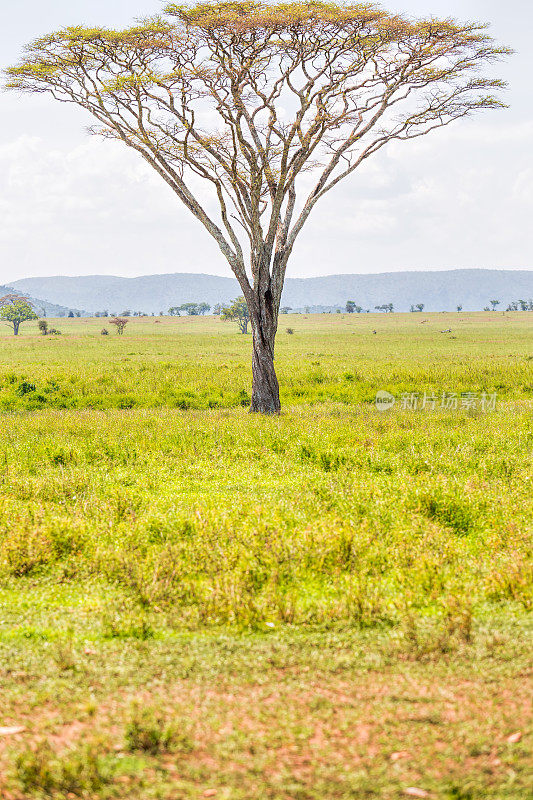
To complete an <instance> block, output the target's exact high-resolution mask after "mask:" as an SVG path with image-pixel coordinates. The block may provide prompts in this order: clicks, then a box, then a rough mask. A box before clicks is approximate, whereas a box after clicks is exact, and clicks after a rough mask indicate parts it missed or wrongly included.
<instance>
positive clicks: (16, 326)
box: [13, 320, 20, 336]
mask: <svg viewBox="0 0 533 800" xmlns="http://www.w3.org/2000/svg"><path fill="white" fill-rule="evenodd" d="M19 327H20V322H17V321H16V320H15V321H14V322H13V336H18V335H19Z"/></svg>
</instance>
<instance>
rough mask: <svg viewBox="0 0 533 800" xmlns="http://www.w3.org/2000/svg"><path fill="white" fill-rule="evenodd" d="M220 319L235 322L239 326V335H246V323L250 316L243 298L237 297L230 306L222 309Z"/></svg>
mask: <svg viewBox="0 0 533 800" xmlns="http://www.w3.org/2000/svg"><path fill="white" fill-rule="evenodd" d="M220 319H223V320H235V321H236V322H237V325H238V326H239V330H240V332H241V333H248V323H249V322H250V314H249V312H248V306H247V304H246V300H245V299H244V297H237V299H236V300H234V301H233V302H232V303H231V305H229V306H227V307H226V308H223V309H222V312H221V314H220Z"/></svg>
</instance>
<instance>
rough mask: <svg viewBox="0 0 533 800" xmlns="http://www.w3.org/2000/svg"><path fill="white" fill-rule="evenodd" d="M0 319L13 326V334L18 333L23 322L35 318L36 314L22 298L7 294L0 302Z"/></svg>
mask: <svg viewBox="0 0 533 800" xmlns="http://www.w3.org/2000/svg"><path fill="white" fill-rule="evenodd" d="M0 306H1V307H0V320H2V322H5V323H7V324H8V325H9V326H10V327H12V328H13V333H14V335H15V336H17V335H18V332H19V328H20V326H21V324H22V323H23V322H29V321H30V320H35V319H37V314H36V313H35V311H34V310H33V308H32V306H31V305H30V303H29V302H28V301H27V300H25V299H24V298H17V297H16V296H9V298H8V299H4V302H3V303H0Z"/></svg>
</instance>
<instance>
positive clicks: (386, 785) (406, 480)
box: [0, 313, 533, 800]
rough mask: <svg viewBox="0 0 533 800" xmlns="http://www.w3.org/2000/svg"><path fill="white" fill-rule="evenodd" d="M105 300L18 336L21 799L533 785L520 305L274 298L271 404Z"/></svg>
mask: <svg viewBox="0 0 533 800" xmlns="http://www.w3.org/2000/svg"><path fill="white" fill-rule="evenodd" d="M285 319H287V325H290V326H291V327H293V328H294V329H295V333H294V335H287V334H285V333H284V327H285ZM425 319H427V323H423V324H421V323H422V320H425ZM104 322H105V320H83V319H82V320H68V321H67V320H61V321H54V325H55V326H56V327H60V328H61V329H62V330H63V333H62V336H58V337H50V338H47V337H39V336H37V335H36V334H35V331H34V330H33V328H32V327H31V326H30V325H28V326H27V327H26V328H25V330H24V332H23V335H22V336H21V337H19V338H17V339H15V338H14V337H11V338H9V337H8V336H5V337H3V338H2V339H0V387H2V388H1V389H0V403H1V404H2V408H3V409H4V413H3V414H2V415H1V417H0V420H1V428H0V464H1V466H2V469H1V471H0V685H1V686H2V704H3V708H2V716H1V717H0V726H4V725H5V726H10V725H23V726H24V727H25V730H24V731H23V732H21V733H19V734H14V735H6V736H2V735H0V776H1V777H0V795H1V796H2V798H4V797H5V798H6V799H7V800H9V799H10V798H14V799H16V800H22V798H24V800H26V798H45V797H53V798H58V800H59V798H67V797H86V798H91V799H92V800H96V798H98V799H99V800H100V799H101V800H104V799H105V798H114V797H117V798H130V797H135V798H137V797H139V798H140V797H143V798H147V799H148V800H149V799H150V798H154V799H155V798H159V800H163V798H165V799H166V798H168V800H170V799H171V798H176V797H180V798H181V797H183V798H196V797H202V796H211V795H210V794H209V792H210V791H212V792H213V791H216V795H214V794H213V795H212V796H216V797H217V798H228V799H229V798H231V799H232V800H233V798H236V800H241V798H242V799H244V798H269V799H270V798H272V799H275V800H278V798H279V800H281V799H282V798H283V800H289V798H298V800H312V799H314V798H316V799H317V800H318V798H325V797H327V798H352V797H357V798H359V797H361V798H363V797H376V798H377V797H379V798H401V797H404V796H408V795H406V794H405V793H406V790H407V789H408V788H409V787H414V788H418V789H423V790H424V791H426V792H427V793H428V795H427V796H428V797H433V798H455V799H456V800H459V799H460V798H463V800H467V798H472V799H475V800H477V799H478V798H479V799H481V798H493V800H502V798H506V799H510V798H513V800H514V799H515V798H516V800H518V798H523V797H526V796H527V793H528V786H529V783H528V781H529V780H530V771H529V764H528V752H529V749H528V748H529V747H530V739H529V733H528V731H529V729H528V726H529V724H530V720H529V716H528V697H529V694H528V692H529V691H530V686H529V685H528V674H529V673H528V669H529V667H530V659H529V654H530V651H531V621H530V611H531V607H532V602H533V601H532V588H533V587H532V581H531V575H532V570H531V532H532V528H533V491H532V480H533V479H532V475H533V470H532V466H533V424H532V420H533V399H532V392H533V360H532V358H531V357H532V355H533V329H532V326H531V320H530V315H528V314H526V313H524V314H508V315H501V314H476V315H467V314H454V315H452V314H449V315H444V314H443V315H431V314H428V315H419V314H416V315H415V314H413V315H388V316H376V315H361V316H355V315H354V316H344V315H334V316H329V315H327V316H326V315H324V316H318V317H311V316H309V317H303V316H302V317H299V316H291V317H287V318H282V325H281V332H280V336H279V344H278V350H277V359H276V360H277V362H278V367H277V368H278V373H279V376H280V382H281V386H282V401H283V404H284V407H283V413H282V415H281V416H280V417H279V418H262V417H257V416H249V415H248V414H247V411H246V408H245V407H244V404H246V403H247V398H248V396H249V391H250V386H249V372H250V369H249V357H250V354H249V347H250V337H243V336H240V335H238V334H237V332H236V331H235V329H234V327H233V326H232V325H228V324H224V323H221V322H219V321H215V320H213V319H211V318H206V319H179V320H172V321H170V320H168V319H165V320H162V321H161V322H157V323H156V322H155V321H154V320H153V319H148V320H139V321H138V320H132V321H131V323H130V325H129V326H128V328H127V329H126V333H125V334H124V336H123V337H118V336H116V335H111V336H108V337H104V336H101V335H100V334H99V331H100V329H101V327H102V325H103V323H104ZM450 327H451V328H452V334H442V333H440V331H441V330H443V329H446V328H450ZM6 330H7V329H6ZM374 330H376V333H375V334H374V333H373V331H374ZM453 337H456V338H453ZM24 385H25V388H24V389H23V390H21V386H24ZM28 386H29V387H32V386H34V387H35V388H34V389H33V388H28ZM378 389H388V390H389V391H392V392H393V393H394V394H395V395H397V396H399V395H400V393H402V392H409V391H416V392H424V391H428V392H429V391H432V392H434V393H435V394H437V395H438V394H440V393H441V392H444V391H445V392H458V393H460V392H466V391H472V392H476V393H478V394H480V393H481V392H482V391H486V392H497V394H498V404H497V408H496V410H495V411H494V412H488V413H483V412H482V411H480V410H470V409H467V408H459V409H457V410H455V411H453V410H452V411H450V410H448V411H446V410H443V409H437V410H436V411H429V410H419V411H411V410H402V409H401V408H400V407H399V405H397V406H396V407H395V408H394V409H392V410H391V411H389V412H386V413H380V412H379V411H378V410H376V409H375V408H374V406H373V405H372V399H373V397H374V396H375V393H376V391H377V390H378ZM515 733H519V734H520V736H519V737H514V739H513V738H511V740H510V741H509V736H512V734H515ZM515 739H518V740H516V741H515ZM205 792H207V794H204V793H205Z"/></svg>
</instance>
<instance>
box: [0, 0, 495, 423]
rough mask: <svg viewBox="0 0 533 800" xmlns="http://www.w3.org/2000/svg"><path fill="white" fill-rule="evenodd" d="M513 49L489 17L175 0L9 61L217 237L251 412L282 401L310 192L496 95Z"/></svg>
mask: <svg viewBox="0 0 533 800" xmlns="http://www.w3.org/2000/svg"><path fill="white" fill-rule="evenodd" d="M508 52H510V51H509V50H508V49H506V48H503V47H498V46H496V45H495V44H494V42H493V40H492V39H491V38H490V37H489V36H488V35H487V33H486V26H485V25H484V24H480V23H467V24H461V23H456V22H453V21H451V20H444V21H439V20H437V19H435V18H430V19H427V20H420V21H412V20H409V19H406V18H403V17H401V16H397V15H395V14H392V13H388V12H387V11H385V10H383V9H380V8H378V7H375V6H372V5H370V4H366V3H362V4H355V5H335V4H333V3H320V2H309V3H305V2H304V3H284V4H279V5H266V4H264V3H261V2H254V0H251V1H250V2H230V3H200V4H198V5H195V6H192V7H187V6H182V5H175V4H172V3H171V4H169V5H167V6H166V7H165V8H164V12H163V14H162V15H160V16H157V17H153V18H149V19H146V20H143V21H140V22H139V23H138V24H137V25H135V26H134V27H132V28H129V29H127V30H123V31H117V30H109V29H106V28H84V27H70V28H65V29H63V30H61V31H58V32H56V33H52V34H50V35H48V36H43V37H41V38H40V39H37V40H36V41H35V42H33V43H32V44H30V45H29V46H28V47H27V49H26V53H25V57H24V59H23V60H22V62H21V63H20V64H19V65H18V66H15V67H12V68H10V69H9V70H8V71H7V72H8V77H9V81H8V87H9V88H12V89H19V90H22V91H28V92H49V93H50V94H51V95H52V96H53V97H54V98H56V99H57V100H63V101H66V102H70V103H76V104H78V105H80V106H82V107H83V108H84V109H86V110H87V111H88V112H89V113H90V114H92V115H93V117H95V118H96V121H97V123H98V124H97V125H96V127H95V128H94V129H93V130H95V131H96V132H98V133H101V134H103V135H104V136H108V137H112V138H114V139H118V140H120V141H122V142H123V143H124V144H125V145H127V146H128V147H131V148H133V149H134V150H136V151H137V152H138V153H139V154H140V155H141V156H142V157H143V158H144V159H146V161H147V162H148V163H149V164H150V165H151V166H152V167H153V168H154V169H155V170H156V172H158V173H159V175H160V176H161V177H162V178H163V180H164V181H166V183H167V184H168V185H169V186H170V188H171V189H172V190H173V191H174V192H175V194H176V195H177V197H178V198H179V199H180V200H181V201H182V202H183V203H184V204H185V205H186V206H187V208H188V209H189V210H190V211H191V212H192V214H193V215H194V216H195V217H196V218H197V219H198V220H199V221H200V222H201V223H202V225H203V226H204V227H205V228H206V230H207V231H208V232H209V233H210V234H211V236H213V238H214V239H215V241H216V242H217V244H218V246H219V248H220V250H221V252H222V254H223V255H224V257H225V258H226V260H227V262H228V264H229V266H230V267H231V269H232V270H233V272H234V274H235V276H236V278H237V280H238V282H239V284H240V287H241V290H242V293H243V295H244V297H245V299H246V303H247V305H248V309H249V314H250V322H251V326H252V333H253V355H252V373H253V390H252V402H251V410H252V411H263V412H277V411H279V408H280V403H279V388H278V381H277V378H276V373H275V370H274V340H275V335H276V330H277V324H278V313H279V305H280V299H281V292H282V289H283V282H284V278H285V271H286V268H287V262H288V260H289V257H290V255H291V253H292V251H293V248H294V244H295V241H296V239H297V237H298V235H299V233H300V231H301V230H302V228H303V226H304V224H305V223H306V222H307V220H308V218H309V215H310V214H311V212H312V210H313V209H314V207H315V205H316V204H317V203H318V201H319V200H320V199H321V198H322V197H324V195H325V194H326V193H327V192H329V191H330V189H332V188H333V187H334V186H335V185H336V184H337V183H338V182H339V181H341V180H342V179H343V178H345V177H347V176H348V175H350V174H351V173H352V172H354V170H356V169H357V168H358V167H359V165H360V164H362V163H363V162H364V161H365V160H366V159H367V158H369V157H370V156H372V155H373V154H374V153H376V152H377V151H378V150H380V148H382V147H383V146H384V145H386V144H387V143H388V142H390V141H391V140H406V139H413V138H415V137H417V136H421V135H423V134H426V133H428V132H429V131H431V130H435V129H436V128H441V127H443V126H445V125H448V124H449V123H451V122H453V121H454V120H456V119H460V118H462V117H465V116H468V115H470V114H472V113H473V112H476V111H479V110H481V109H487V108H497V107H499V106H501V105H502V103H501V102H500V100H499V99H498V98H497V97H495V96H494V94H493V90H495V89H500V88H502V87H503V86H504V84H503V83H502V82H501V81H499V80H495V79H489V78H485V77H483V76H482V75H481V68H482V67H484V66H485V65H487V64H489V63H491V62H492V61H494V60H496V59H498V58H499V57H501V56H503V55H504V54H506V53H508ZM198 178H201V179H204V180H205V188H206V191H205V192H202V193H201V194H200V193H198V191H197V190H196V188H195V187H196V186H197V185H198ZM213 201H214V202H213Z"/></svg>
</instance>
